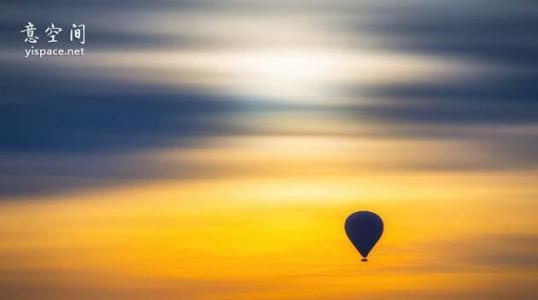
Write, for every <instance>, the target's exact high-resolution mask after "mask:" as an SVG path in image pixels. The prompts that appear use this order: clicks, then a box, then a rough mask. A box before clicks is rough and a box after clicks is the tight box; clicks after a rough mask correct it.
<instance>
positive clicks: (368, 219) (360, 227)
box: [345, 211, 383, 262]
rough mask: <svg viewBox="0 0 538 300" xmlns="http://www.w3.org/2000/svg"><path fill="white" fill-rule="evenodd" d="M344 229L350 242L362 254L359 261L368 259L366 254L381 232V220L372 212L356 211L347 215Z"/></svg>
mask: <svg viewBox="0 0 538 300" xmlns="http://www.w3.org/2000/svg"><path fill="white" fill-rule="evenodd" d="M345 229H346V234H347V236H348V238H349V239H350V240H351V243H353V246H355V248H357V250H358V251H359V253H360V254H361V255H362V259H361V261H363V262H366V261H368V259H367V257H368V254H369V253H370V251H371V250H372V248H374V246H375V244H376V243H377V241H379V238H380V237H381V235H382V234H383V220H381V218H380V217H379V216H378V215H376V214H374V213H373V212H369V211H357V212H354V213H352V214H351V215H350V216H349V217H347V219H346V223H345Z"/></svg>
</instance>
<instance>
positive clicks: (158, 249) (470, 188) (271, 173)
mask: <svg viewBox="0 0 538 300" xmlns="http://www.w3.org/2000/svg"><path fill="white" fill-rule="evenodd" d="M249 142H250V141H244V140H239V141H234V143H231V144H230V145H228V148H229V149H228V151H223V152H218V153H217V152H214V153H212V152H211V151H208V150H207V149H206V150H203V149H199V150H189V151H190V153H183V155H184V156H185V157H186V158H188V159H194V160H195V159H196V157H205V158H206V159H207V160H208V161H210V162H211V163H214V164H221V165H220V166H222V163H224V162H223V161H222V160H223V159H225V160H229V163H232V164H233V165H235V166H239V167H244V170H249V172H250V173H249V172H246V171H245V172H243V175H244V176H231V177H230V178H226V177H221V178H215V179H203V180H202V179H192V180H163V181H153V182H140V183H137V182H135V183H132V184H126V185H124V186H117V187H109V188H99V189H93V190H87V189H86V190H80V191H73V192H70V193H66V194H64V195H55V196H50V197H46V198H43V197H34V198H29V199H19V200H17V201H4V202H1V203H0V206H1V209H0V258H1V260H2V265H1V266H0V276H1V277H0V282H2V285H3V289H5V290H6V292H7V293H8V295H9V293H12V294H13V295H14V296H13V297H14V298H17V297H16V295H17V293H19V294H20V295H25V296H24V297H27V296H28V293H23V292H21V291H20V290H18V289H17V287H18V286H26V287H31V288H32V290H33V291H34V292H35V293H37V294H39V295H40V298H41V299H64V298H65V299H68V298H77V299H85V298H91V297H97V295H98V296H99V298H100V299H118V298H129V299H170V298H176V299H177V298H186V299H312V297H313V295H314V298H315V299H356V298H358V297H368V299H393V298H394V297H396V296H398V297H404V296H405V295H410V296H412V297H415V298H421V297H423V298H425V299H429V297H434V298H435V297H436V295H443V297H448V295H455V296H458V295H460V296H462V295H486V296H483V297H487V295H496V296H498V295H502V294H503V293H507V294H513V293H519V292H522V291H525V292H522V293H523V295H526V294H525V293H528V292H532V291H536V288H535V287H534V286H529V285H530V283H531V282H532V280H531V278H533V276H536V275H537V271H536V268H535V267H534V266H535V259H534V252H535V250H536V242H535V240H533V237H534V236H535V235H536V229H535V228H538V226H537V225H538V224H537V223H538V220H536V218H534V216H535V212H536V208H537V207H536V204H535V202H534V201H533V198H534V197H536V188H535V187H534V185H533V180H532V178H533V176H535V175H536V174H534V173H532V172H527V173H526V172H523V171H518V172H480V171H476V172H462V171H452V172H436V171H427V170H416V171H405V172H404V171H401V170H399V169H397V168H396V169H394V168H391V167H377V168H374V167H372V166H370V168H371V169H372V171H371V172H369V170H368V169H366V168H365V167H361V164H362V165H365V166H368V165H369V163H372V162H379V161H380V160H382V159H383V155H385V154H384V153H383V152H382V151H374V152H372V153H370V154H369V155H368V156H367V157H366V158H363V159H362V160H361V161H360V162H359V163H357V165H356V166H355V167H354V166H341V167H338V168H336V169H335V168H334V165H336V166H338V165H339V164H338V161H339V160H343V159H345V158H347V159H348V161H349V162H353V161H354V160H353V159H352V154H356V153H360V151H359V152H355V151H358V150H357V148H356V147H362V148H361V149H362V151H370V150H367V149H374V150H375V149H390V148H391V147H395V146H396V145H397V146H398V149H405V147H412V146H413V143H411V144H409V142H400V143H396V142H392V143H388V144H387V142H386V141H377V142H376V141H375V140H372V141H369V142H368V143H367V145H364V144H363V143H356V141H353V140H351V141H350V140H342V141H335V140H334V139H330V140H329V141H327V140H326V139H325V138H312V137H310V138H308V137H297V138H290V137H282V138H276V137H272V138H267V140H265V141H259V140H253V141H252V142H253V145H258V146H252V145H251V146H247V145H248V144H249ZM324 143H325V144H324ZM339 143H340V144H339ZM268 144H271V145H272V146H271V149H280V150H276V151H274V152H272V154H273V155H271V153H268V152H267V151H266V150H265V149H266V147H267V145H268ZM238 145H242V148H241V149H242V151H243V152H244V155H241V152H240V151H239V150H237V149H236V150H234V147H238ZM322 145H325V147H321V146H322ZM344 145H345V146H347V147H345V146H344ZM415 146H416V145H415ZM420 146H421V147H424V145H420ZM331 147H339V148H340V151H338V152H336V151H330V148H331ZM224 148H226V147H224V146H223V149H224ZM346 149H347V150H346ZM426 149H427V148H426ZM221 150H222V149H221ZM198 152H199V153H198ZM376 152H377V153H378V155H376V154H375V153H376ZM331 153H333V154H331ZM417 155H419V154H418V153H417V154H415V155H408V157H407V158H405V159H408V160H410V159H413V158H416V157H415V156H417ZM155 156H156V157H161V159H166V160H168V161H173V158H174V157H176V156H177V157H181V156H182V155H181V152H179V153H177V152H174V151H166V152H164V153H162V152H159V153H156V154H155ZM316 158H319V160H317V161H316ZM402 160H403V158H402ZM284 162H286V163H284ZM331 162H332V163H331ZM259 165H264V166H265V168H264V169H260V168H259ZM331 166H333V167H331ZM381 166H383V164H381ZM240 169H241V168H240ZM248 174H250V175H248ZM247 175H248V176H247ZM365 209H367V210H372V211H375V212H377V213H378V214H380V215H381V216H382V218H383V219H384V222H385V228H386V229H385V233H384V235H383V237H382V239H381V241H380V242H379V244H378V245H377V246H376V248H375V249H374V251H373V252H372V254H371V255H370V261H369V262H368V263H367V264H364V263H361V262H360V256H359V255H358V254H357V253H356V251H355V250H354V249H353V247H352V246H351V244H350V243H349V242H348V241H347V239H346V236H345V234H344V232H343V222H344V220H345V218H346V217H347V215H348V214H350V213H351V212H353V211H355V210H365ZM506 243H509V244H510V245H512V246H511V247H509V248H506ZM521 289H524V290H521ZM24 297H22V296H21V298H20V299H26V298H24ZM62 297H63V298H62ZM462 297H463V296H462ZM28 299H29V298H28Z"/></svg>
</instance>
